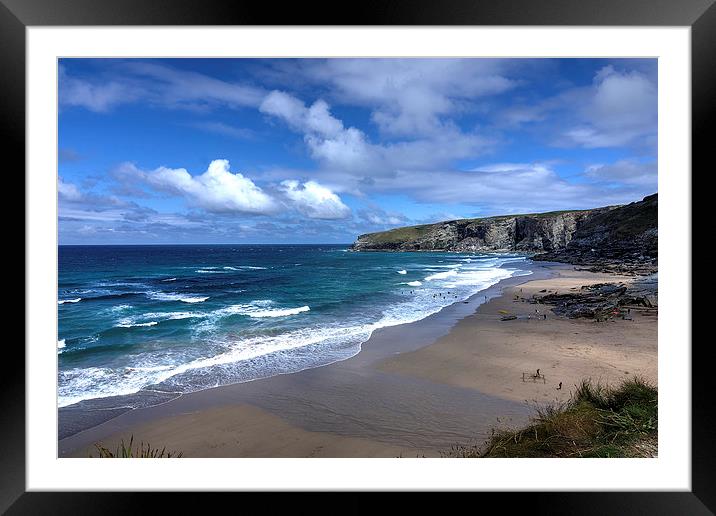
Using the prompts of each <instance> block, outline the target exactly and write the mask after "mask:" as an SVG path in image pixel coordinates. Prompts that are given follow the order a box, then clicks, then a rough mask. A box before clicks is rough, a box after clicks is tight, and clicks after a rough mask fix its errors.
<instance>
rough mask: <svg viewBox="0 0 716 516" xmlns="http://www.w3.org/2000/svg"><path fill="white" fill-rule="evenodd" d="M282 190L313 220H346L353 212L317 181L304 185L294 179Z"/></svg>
mask: <svg viewBox="0 0 716 516" xmlns="http://www.w3.org/2000/svg"><path fill="white" fill-rule="evenodd" d="M281 186H282V190H283V192H284V194H285V195H286V197H287V198H288V200H289V201H290V203H291V204H292V205H293V206H294V207H295V208H296V209H297V210H298V211H299V212H301V213H303V214H304V215H305V216H306V217H308V218H311V219H328V220H331V219H345V218H347V217H349V216H350V214H351V210H350V208H349V207H348V206H346V205H345V204H343V201H341V199H340V197H338V196H337V195H336V194H334V193H333V192H331V191H330V190H329V189H328V188H326V187H324V186H321V185H319V184H318V183H316V182H315V181H307V182H305V183H303V185H299V182H298V181H296V180H293V179H289V180H286V181H283V182H282V183H281Z"/></svg>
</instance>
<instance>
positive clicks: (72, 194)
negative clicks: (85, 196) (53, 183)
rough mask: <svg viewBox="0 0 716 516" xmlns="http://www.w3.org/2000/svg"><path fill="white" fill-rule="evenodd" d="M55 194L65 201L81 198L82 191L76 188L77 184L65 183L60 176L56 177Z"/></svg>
mask: <svg viewBox="0 0 716 516" xmlns="http://www.w3.org/2000/svg"><path fill="white" fill-rule="evenodd" d="M57 194H58V196H59V198H60V199H61V200H65V201H80V200H82V193H81V192H80V190H79V189H78V188H77V185H74V184H72V183H65V182H64V181H63V180H62V178H61V177H59V178H58V179H57Z"/></svg>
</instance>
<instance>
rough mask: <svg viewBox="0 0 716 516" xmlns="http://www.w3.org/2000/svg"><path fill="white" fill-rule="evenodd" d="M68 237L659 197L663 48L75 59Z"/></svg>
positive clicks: (441, 216) (353, 224)
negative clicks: (613, 53)
mask: <svg viewBox="0 0 716 516" xmlns="http://www.w3.org/2000/svg"><path fill="white" fill-rule="evenodd" d="M59 67H60V69H59V149H58V159H59V171H58V172H59V183H58V195H59V238H60V243H61V244H143V243H146V244H152V243H349V242H352V241H353V240H354V239H355V238H356V236H357V235H359V234H362V233H367V232H372V231H381V230H384V229H389V228H391V227H396V226H403V225H409V224H422V223H428V222H436V221H440V220H447V219H454V218H462V217H483V216H490V215H500V214H509V213H531V212H540V211H552V210H562V209H580V208H593V207H597V206H604V205H611V204H622V203H627V202H632V201H635V200H638V199H641V198H642V197H644V196H645V195H649V194H651V193H654V192H656V190H657V61H656V60H655V59H462V60H461V59H272V60H263V59H62V60H60V64H59Z"/></svg>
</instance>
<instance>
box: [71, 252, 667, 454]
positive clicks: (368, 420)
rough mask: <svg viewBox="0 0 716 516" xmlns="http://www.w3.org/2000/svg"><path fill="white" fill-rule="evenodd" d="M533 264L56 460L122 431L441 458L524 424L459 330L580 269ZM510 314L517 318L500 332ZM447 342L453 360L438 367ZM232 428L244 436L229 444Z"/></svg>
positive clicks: (230, 450) (169, 442)
mask: <svg viewBox="0 0 716 516" xmlns="http://www.w3.org/2000/svg"><path fill="white" fill-rule="evenodd" d="M531 268H532V270H533V274H530V275H525V276H513V277H511V278H507V279H505V280H502V281H500V282H498V283H497V284H495V285H493V286H492V287H489V288H488V289H486V290H484V291H482V292H479V293H477V294H475V295H473V296H471V297H470V298H468V299H467V300H466V301H459V302H456V303H453V304H451V305H448V306H446V307H444V308H443V309H442V310H440V311H439V312H437V313H436V314H432V315H430V316H428V317H426V318H424V319H421V320H419V321H416V322H412V323H407V324H402V325H398V326H391V327H385V328H381V329H379V330H376V331H375V332H374V333H373V335H371V337H370V338H369V339H368V340H367V341H366V342H364V343H363V344H362V349H361V351H360V352H359V353H358V354H357V355H354V356H353V357H351V358H349V359H346V360H342V361H338V362H334V363H332V364H328V365H324V366H320V367H316V368H311V369H305V370H303V371H300V372H295V373H290V374H281V375H277V376H272V377H268V378H264V379H258V380H252V381H250V382H245V383H239V384H232V385H226V386H221V387H215V388H212V389H206V390H202V391H197V392H193V393H187V394H183V395H181V396H180V397H178V398H174V399H172V400H170V401H166V402H164V403H162V404H159V405H154V406H151V407H147V408H140V409H134V410H129V411H127V412H124V413H122V414H119V415H116V416H115V417H113V418H111V419H109V420H106V421H104V422H102V423H100V424H98V425H94V426H92V427H90V428H87V429H85V430H82V431H80V432H78V433H75V434H73V435H71V436H69V437H66V438H64V439H62V440H60V441H59V442H58V448H59V456H60V457H64V456H84V457H86V456H87V451H88V450H89V449H91V445H92V443H94V442H97V441H102V442H103V443H104V444H105V445H107V444H113V443H115V442H118V440H119V438H122V437H124V438H125V439H126V438H128V437H129V433H132V434H133V435H134V436H135V441H136V440H142V439H143V440H144V441H147V440H149V441H151V442H153V443H156V444H160V445H161V446H167V449H174V448H177V449H179V448H181V449H182V450H183V451H184V452H185V453H184V455H185V456H279V457H288V456H355V457H368V456H386V457H396V456H421V455H422V456H439V454H440V451H441V450H445V449H448V448H449V447H450V446H451V445H452V444H455V443H465V442H468V441H470V442H476V441H480V440H484V438H485V437H486V436H487V435H488V433H489V431H490V430H491V429H492V428H494V427H495V426H498V425H504V424H508V425H515V424H523V423H524V422H526V421H527V420H528V418H529V416H530V415H531V408H530V407H529V406H528V405H527V404H525V403H524V400H525V398H524V397H522V395H521V394H520V395H518V394H517V393H515V394H514V395H512V394H510V393H509V391H505V389H499V388H494V385H493V386H492V387H491V386H490V384H489V382H487V383H485V381H481V382H477V383H475V382H471V381H467V380H466V377H468V376H469V375H467V376H466V366H464V365H463V366H462V368H461V367H460V364H472V363H473V362H474V359H471V358H470V356H471V354H473V355H474V352H473V351H470V350H469V349H465V348H466V346H467V344H466V342H467V340H466V339H465V336H464V335H462V334H463V333H464V330H463V328H465V327H466V326H468V325H472V324H475V323H477V324H481V325H484V324H485V322H486V321H485V318H484V317H483V316H482V312H484V311H485V310H487V309H488V307H490V310H492V309H493V308H494V307H495V306H496V305H495V304H493V303H497V302H506V301H505V300H506V298H507V297H508V296H509V292H510V289H514V288H517V286H518V285H525V284H530V283H533V282H540V281H542V282H549V281H551V280H555V279H559V277H560V276H561V275H563V274H565V273H570V274H572V275H575V274H577V271H573V270H572V269H573V266H571V265H566V264H557V263H548V262H539V263H536V262H531ZM579 275H581V276H588V277H589V278H590V281H587V282H585V284H587V283H589V282H596V281H602V280H604V279H605V278H606V277H614V276H613V275H605V274H598V273H588V272H580V273H579ZM623 279H625V280H628V278H623ZM579 281H583V280H582V279H580V280H579ZM523 288H524V286H523ZM483 296H485V297H483ZM480 301H483V302H480ZM509 301H510V302H511V300H509ZM476 304H477V305H479V306H478V307H477V310H476ZM529 306H530V307H533V305H529ZM541 306H544V305H541ZM481 317H482V319H480V318H481ZM515 322H518V323H521V322H522V321H510V322H501V323H499V324H501V325H502V327H501V328H500V327H498V328H500V329H508V328H510V326H511V327H513V328H514V327H516V325H515V324H511V323H515ZM535 322H537V321H535ZM549 322H550V324H551V322H552V321H551V318H550V321H549ZM653 322H654V323H655V322H656V321H653ZM573 323H574V321H571V320H568V321H567V322H566V324H573ZM617 324H618V323H617ZM455 332H457V333H455ZM455 335H458V336H459V338H458V337H456V336H455ZM446 342H447V344H446ZM451 342H452V345H451V344H450V343H451ZM456 346H457V347H456ZM467 347H468V348H469V346H467ZM446 349H449V353H448V354H449V355H451V356H452V358H453V359H454V360H455V361H457V363H458V364H457V365H455V364H449V367H446V366H445V363H444V362H445V356H444V354H445V350H446ZM436 350H439V352H438V351H436ZM655 357H656V355H655V352H654V356H653V361H654V364H655V362H656V360H655ZM440 360H442V361H443V365H442V366H441V367H437V368H436V364H440ZM471 360H472V361H471ZM396 364H397V365H396ZM473 365H474V364H473ZM471 367H472V366H470V367H467V369H468V370H469V369H471ZM485 367H487V366H485ZM490 367H492V369H493V371H492V372H493V373H494V369H495V364H492V365H491V366H490ZM516 367H522V366H521V365H520V366H516ZM488 369H489V368H488ZM498 369H499V368H498ZM435 371H438V372H435ZM440 371H442V372H440ZM473 376H474V375H473ZM492 376H494V374H493V375H492ZM489 377H490V375H488V374H485V375H484V378H489ZM565 385H567V384H565ZM563 392H564V393H566V392H568V391H567V389H565V390H564V391H563ZM222 429H223V430H222ZM229 429H231V430H229ZM232 432H233V433H232ZM234 433H235V434H236V435H235V437H236V436H240V437H241V438H240V439H237V440H236V442H233V443H232V442H229V441H230V439H228V437H229V436H230V435H234ZM287 442H293V443H295V445H294V446H293V447H292V446H289V445H288V444H286V443H287ZM173 443H175V444H173ZM272 443H273V444H272Z"/></svg>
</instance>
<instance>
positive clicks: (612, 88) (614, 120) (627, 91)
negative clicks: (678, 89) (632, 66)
mask: <svg viewBox="0 0 716 516" xmlns="http://www.w3.org/2000/svg"><path fill="white" fill-rule="evenodd" d="M578 112H579V114H580V115H581V117H582V123H581V124H579V125H576V126H575V127H573V128H570V129H569V130H567V131H566V132H565V136H566V137H567V139H569V140H571V141H572V142H573V143H575V144H577V145H580V146H583V147H587V148H598V147H619V146H624V145H629V144H634V143H640V142H642V141H644V140H647V142H646V143H649V142H648V140H649V139H651V140H654V142H655V136H656V119H657V88H656V85H655V84H654V83H653V82H652V81H651V80H650V79H649V78H648V77H647V76H646V75H644V74H642V73H640V72H638V71H629V72H621V71H617V70H616V69H615V68H614V67H613V66H606V67H604V68H602V69H601V70H599V71H598V72H597V73H596V74H595V77H594V86H593V87H592V88H591V90H590V92H589V96H588V98H587V99H586V100H585V102H584V104H583V106H581V107H578Z"/></svg>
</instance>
